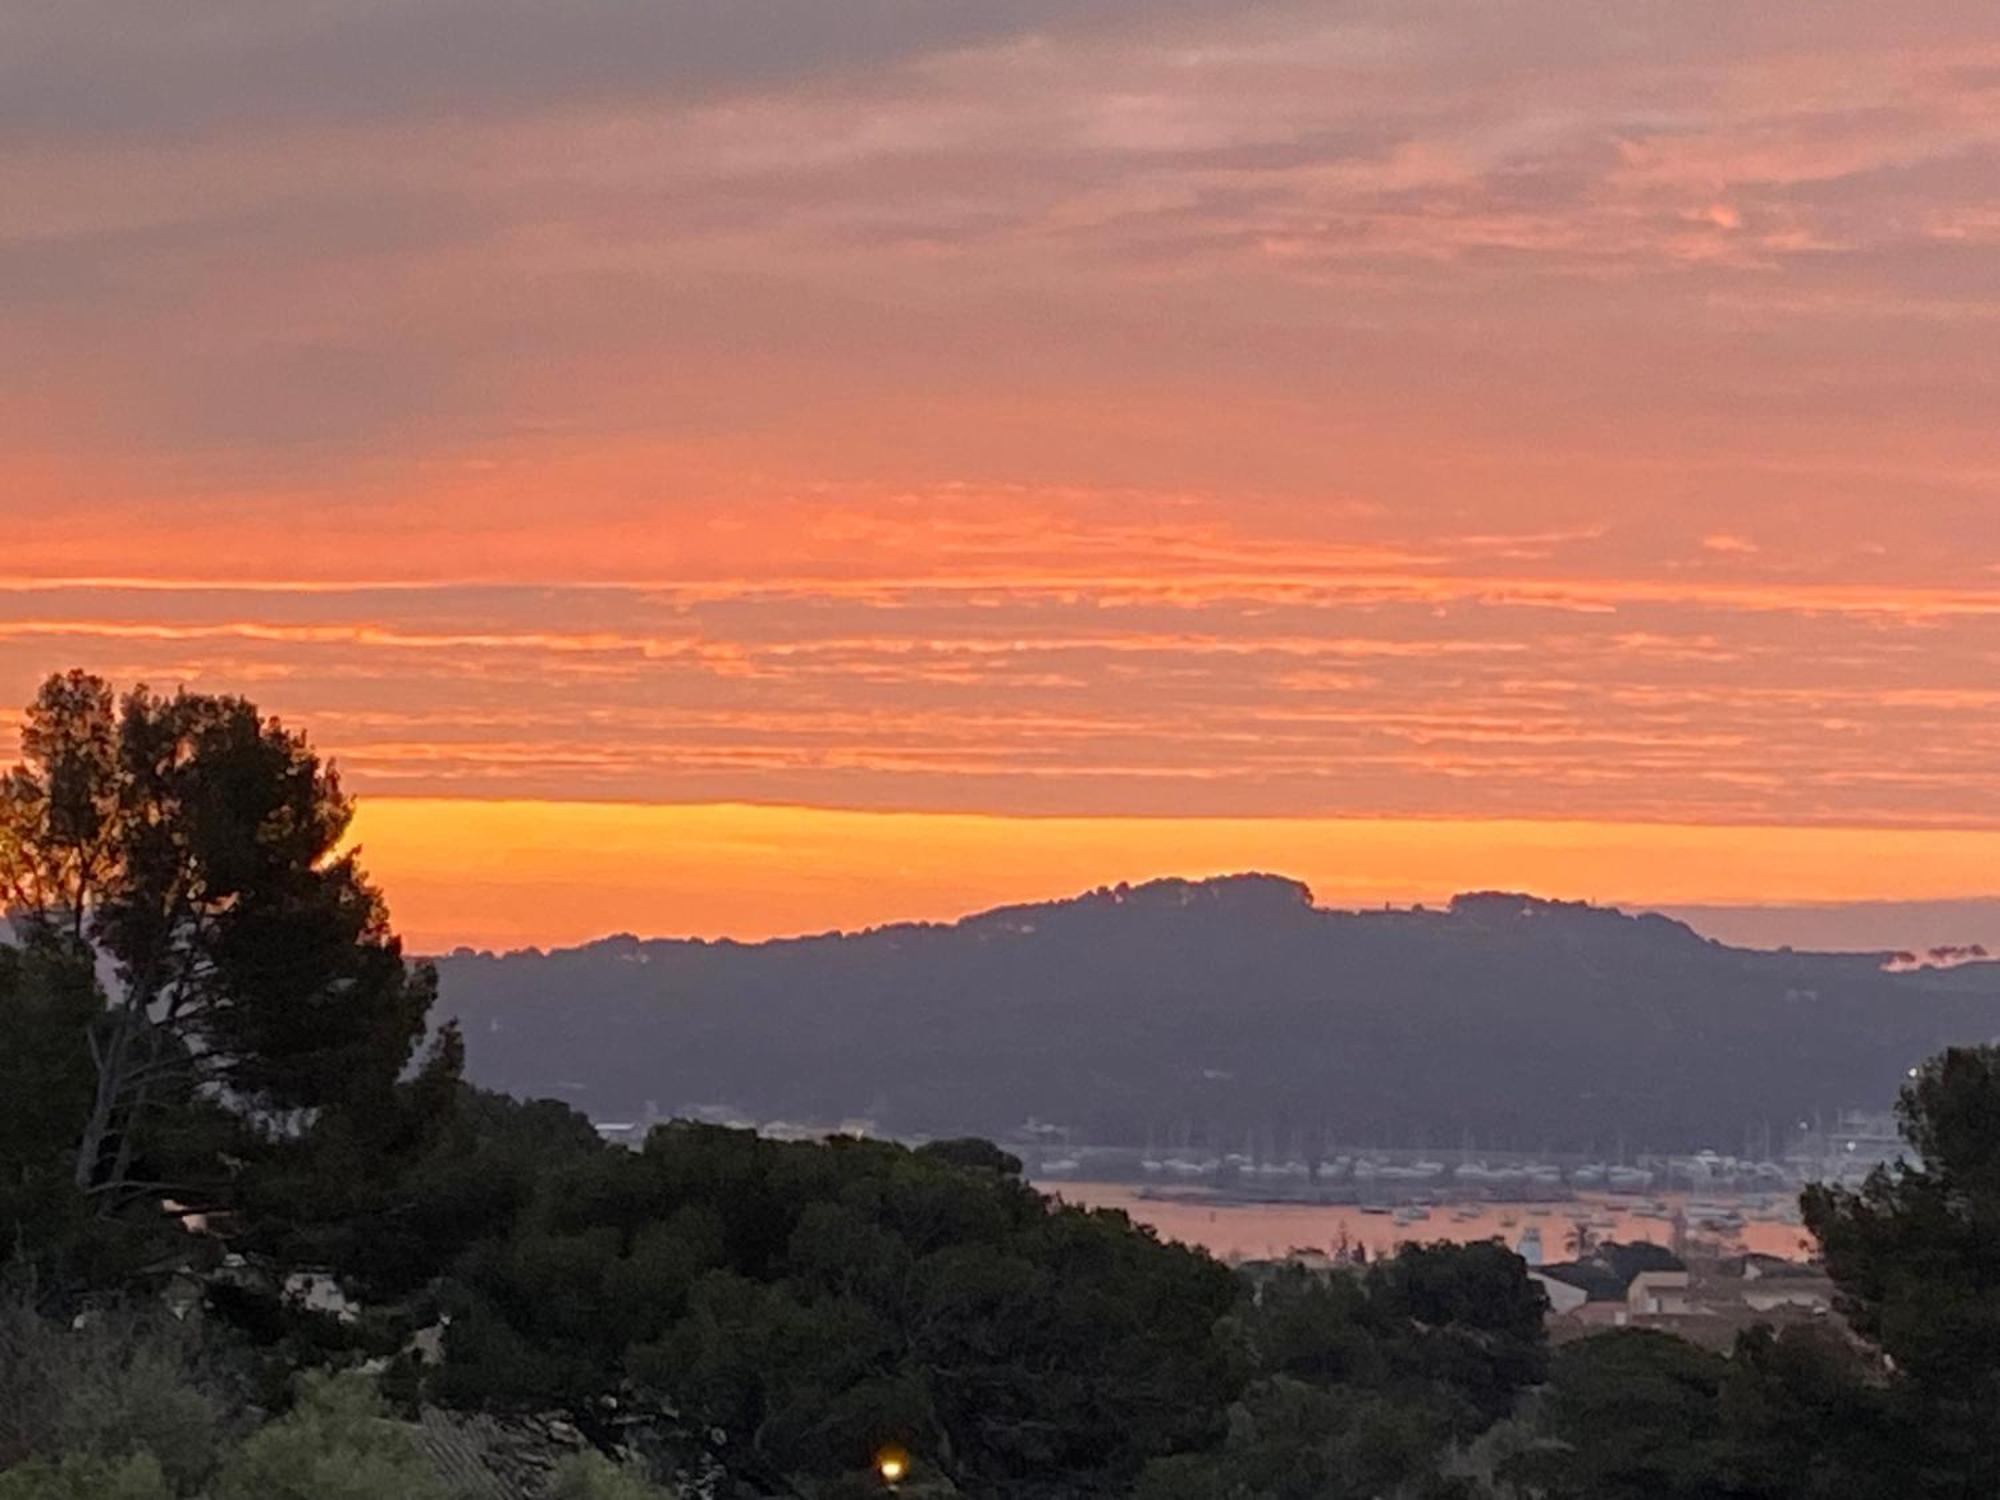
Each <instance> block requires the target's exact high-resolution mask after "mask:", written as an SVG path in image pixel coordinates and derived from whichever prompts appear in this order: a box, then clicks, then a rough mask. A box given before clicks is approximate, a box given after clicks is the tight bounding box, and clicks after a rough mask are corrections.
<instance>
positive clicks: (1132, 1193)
mask: <svg viewBox="0 0 2000 1500" xmlns="http://www.w3.org/2000/svg"><path fill="white" fill-rule="evenodd" d="M1035 1186H1036V1187H1038V1188H1040V1189H1041V1190H1042V1191H1043V1192H1045V1193H1051V1194H1053V1195H1055V1196H1056V1197H1059V1198H1061V1199H1062V1200H1063V1201H1064V1202H1065V1203H1076V1204H1082V1205H1085V1206H1088V1207H1091V1208H1122V1209H1123V1210H1125V1212H1126V1213H1128V1214H1130V1215H1131V1216H1132V1217H1133V1218H1134V1219H1135V1220H1137V1221H1138V1222H1139V1223H1141V1224H1150V1225H1151V1226H1152V1227H1153V1228H1154V1229H1156V1230H1158V1231H1159V1233H1160V1236H1161V1238H1163V1239H1169V1240H1178V1241H1180V1242H1181V1243H1183V1244H1187V1245H1198V1246H1200V1247H1201V1248H1202V1249H1204V1250H1207V1251H1208V1252H1209V1253H1210V1254H1212V1255H1215V1256H1218V1257H1221V1258H1223V1259H1249V1260H1256V1259H1265V1258H1270V1257H1275V1256H1282V1255H1284V1254H1285V1253H1286V1252H1288V1251H1290V1250H1293V1249H1298V1248H1311V1249H1317V1250H1331V1249H1333V1248H1335V1247H1336V1246H1338V1245H1340V1244H1341V1243H1342V1242H1343V1240H1342V1237H1343V1236H1345V1243H1348V1244H1360V1245H1366V1246H1367V1247H1368V1253H1369V1254H1370V1255H1378V1254H1381V1253H1382V1252H1384V1251H1387V1250H1393V1249H1394V1248H1395V1247H1396V1246H1397V1245H1399V1244H1402V1243H1404V1242H1405V1241H1409V1240H1422V1241H1433V1240H1455V1241H1459V1242H1461V1243H1466V1244H1470V1243H1472V1242H1474V1241H1477V1240H1484V1239H1492V1238H1495V1237H1498V1238H1500V1239H1503V1240H1505V1241H1506V1242H1507V1244H1509V1245H1510V1246H1518V1245H1519V1242H1520V1240H1521V1237H1522V1235H1523V1234H1524V1233H1525V1232H1526V1230H1527V1229H1528V1228H1530V1227H1531V1226H1532V1227H1534V1228H1537V1229H1539V1230H1540V1231H1541V1240H1542V1251H1543V1259H1544V1260H1548V1261H1559V1260H1568V1259H1569V1258H1570V1257H1571V1249H1570V1243H1571V1239H1572V1236H1573V1234H1574V1232H1575V1221H1576V1220H1577V1219H1579V1218H1585V1219H1589V1220H1593V1221H1596V1225H1595V1227H1592V1228H1591V1229H1590V1231H1589V1232H1590V1235H1591V1237H1592V1238H1593V1239H1594V1240H1606V1239H1611V1240H1619V1241H1623V1242H1625V1243H1627V1244H1630V1243H1632V1242H1634V1241H1638V1240H1650V1241H1652V1242H1653V1243H1654V1244H1659V1245H1667V1244H1671V1243H1672V1242H1673V1236H1674V1226H1673V1224H1672V1223H1671V1222H1670V1221H1669V1220H1667V1219H1660V1218H1648V1217H1644V1216H1642V1215H1640V1214H1638V1213H1635V1212H1634V1210H1635V1209H1637V1208H1638V1207H1640V1206H1641V1205H1640V1204H1638V1203H1635V1202H1634V1201H1633V1200H1631V1199H1629V1198H1611V1197H1583V1198H1577V1199H1574V1200H1571V1201H1567V1202H1563V1203H1550V1204H1533V1203H1510V1204H1497V1203H1487V1204H1478V1205H1473V1204H1466V1205H1462V1206H1452V1205H1442V1206H1438V1207H1434V1208H1432V1210H1431V1216H1430V1217H1429V1218H1428V1219H1419V1220H1417V1221H1415V1222H1414V1223H1409V1224H1398V1223H1396V1222H1395V1220H1394V1219H1392V1218H1390V1217H1388V1216H1386V1215H1377V1214H1364V1213H1362V1212H1361V1210H1360V1209H1359V1208H1356V1207H1353V1206H1351V1205H1342V1204H1326V1205H1320V1204H1304V1203H1225V1202H1213V1201H1205V1200H1203V1199H1201V1198H1199V1197H1197V1196H1188V1197H1175V1198H1171V1199H1169V1198H1145V1197H1141V1196H1140V1193H1141V1189H1139V1188H1136V1187H1133V1186H1131V1185H1129V1184H1122V1183H1100V1182H1037V1183H1036V1184H1035ZM1647 1201H1649V1202H1655V1203H1657V1202H1664V1203H1666V1204H1667V1205H1668V1207H1669V1208H1670V1209H1671V1208H1674V1207H1680V1208H1682V1209H1683V1210H1685V1208H1686V1205H1687V1201H1688V1200H1687V1196H1686V1195H1685V1194H1664V1195H1661V1196H1660V1197H1658V1198H1654V1199H1650V1200H1647ZM1782 1206H1784V1200H1781V1199H1778V1200H1773V1207H1774V1208H1776V1207H1782ZM1461 1215H1463V1217H1461ZM1746 1219H1747V1222H1746V1223H1745V1224H1744V1225H1743V1227H1742V1228H1741V1229H1736V1230H1732V1231H1727V1232H1724V1233H1722V1234H1720V1235H1718V1234H1715V1233H1709V1232H1704V1231H1703V1230H1701V1229H1700V1228H1699V1227H1698V1226H1691V1228H1690V1232H1691V1233H1692V1234H1694V1235H1696V1236H1698V1237H1701V1238H1706V1239H1718V1238H1719V1239H1721V1240H1723V1241H1724V1242H1725V1243H1726V1244H1727V1245H1729V1246H1730V1247H1731V1248H1737V1249H1744V1250H1757V1251H1761V1252H1763V1253H1764V1254H1767V1255H1783V1256H1789V1257H1791V1258H1793V1259H1804V1258H1805V1256H1806V1255H1807V1253H1808V1251H1809V1249H1810V1243H1809V1239H1808V1236H1807V1234H1806V1231H1805V1230H1804V1229H1802V1228H1801V1227H1799V1226H1798V1225H1796V1224H1786V1223H1781V1222H1778V1221H1776V1220H1775V1219H1773V1220H1769V1221H1763V1220H1758V1219H1755V1218H1750V1217H1749V1215H1748V1213H1747V1212H1746Z"/></svg>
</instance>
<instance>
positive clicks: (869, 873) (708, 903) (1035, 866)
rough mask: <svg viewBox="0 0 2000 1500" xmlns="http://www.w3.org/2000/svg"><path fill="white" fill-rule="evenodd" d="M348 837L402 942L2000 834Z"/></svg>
mask: <svg viewBox="0 0 2000 1500" xmlns="http://www.w3.org/2000/svg"><path fill="white" fill-rule="evenodd" d="M353 841H354V842H355V843H358V844H359V845H360V846H361V848H362V851H363V863H364V864H365V865H366V867H367V868H368V870H369V871H370V872H371V874H372V875H373V876H374V877H375V878H376V880H377V881H378V882H379V883H380V884H381V885H382V886H383V887H384V889H385V892H386V894H387V896H388V898H389V900H390V903H391V908H392V912H393V915H394V917H395V919H396V923H397V926H398V927H399V929H400V930H401V931H403V932H404V933H405V935H406V937H407V939H408V941H409V943H410V945H411V947H412V948H413V949H414V950H416V951H424V952H442V951H448V950H450V949H452V948H455V947H458V946H460V945H465V946H471V947H484V948H493V949H507V948H514V947H526V946H540V947H554V946H566V945H570V944H575V943H580V942H586V941H589V940H592V939H595V938H600V937H605V936H609V935H611V934H614V933H619V932H630V933H633V934H635V935H637V936H641V937H703V938H734V939H738V940H743V941H755V940H760V939H764V938H772V937H789V936H797V935H801V934H810V933H818V932H826V931H831V930H836V929H840V930H857V929H861V928H866V927H872V926H880V925H884V924H888V923H893V922H899V921H951V920H954V919H956V918H958V917H961V916H966V915H969V914H972V913H974V912H977V911H981V910H984V909H987V908H989V907H994V906H1001V905H1008V904H1013V903H1018V902H1033V901H1043V900H1052V899H1058V898H1061V897H1065V896H1071V895H1076V894H1079V893H1081V892H1083V891H1086V890H1089V889H1093V888H1095V887H1098V886H1102V885H1112V884H1116V883H1118V882H1119V881H1126V882H1130V883H1132V884H1137V883H1139V882H1141V881H1144V880H1151V879H1157V878H1161V877H1167V876H1180V877H1184V878H1191V879H1192V878H1202V877H1206V876H1213V875H1225V874H1237V873H1243V872H1247V871H1263V872H1266V873H1270V874H1276V875H1284V876H1288V877H1291V878H1294V879H1298V880H1302V881H1304V882H1305V883H1306V884H1307V885H1308V886H1310V887H1311V888H1312V890H1313V895H1314V899H1315V901H1316V903H1317V904H1318V905H1320V906H1323V907H1334V908H1360V907H1370V906H1381V905H1411V904H1420V903H1429V904H1435V903H1439V902H1442V901H1444V900H1446V899H1448V898H1449V897H1451V896H1453V895H1455V894H1458V893H1460V892H1464V891H1470V890H1486V889H1504V890H1516V891H1523V892H1526V893H1528V894H1532V895H1539V896H1546V897H1550V898H1560V899H1571V900H1574V899H1592V900H1597V901H1600V902H1604V903H1607V904H1609V903H1620V904H1625V905H1628V906H1629V907H1632V908H1634V909H1642V910H1643V909H1648V908H1651V907H1660V906H1664V907H1673V906H1706V905H1721V906H1734V905H1744V906H1759V905H1782V904H1799V905H1812V904H1832V903H1843V902H1868V901H1882V900H1907V901H1921V900H1953V899H1965V898H1971V897H1978V896H1981V895H1986V894H1990V893H1991V892H1992V890H1993V879H1992V877H1993V872H1994V871H1995V870H2000V829H1984V830H1954V829H1865V828H1797V827H1789V828H1788V827H1754V826H1752V827H1715V826H1687V825H1671V824H1658V823H1636V822H1625V823H1601V822H1597V823H1593V822H1563V821H1553V820H1550V821H1524V820H1511V819H1459V820H1450V819H1347V818H1330V819H1301V818H1066V817H1047V818H1021V817H1002V816H992V815H980V814H964V813H893V812H855V811H851V810H841V809H828V808H809V807H768V806H754V805H747V804H740V803H736V804H728V803H724V804H688V805H639V804H618V803H561V802H473V801H449V800H440V799H402V798H394V797H375V798H369V799H367V800H366V801H364V802H363V803H362V805H361V809H360V815H359V817H358V818H357V821H356V827H355V830H354V837H353Z"/></svg>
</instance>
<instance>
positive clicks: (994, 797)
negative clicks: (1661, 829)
mask: <svg viewBox="0 0 2000 1500" xmlns="http://www.w3.org/2000/svg"><path fill="white" fill-rule="evenodd" d="M0 293H4V295H0V347H4V348H6V349H7V350H8V351H9V355H10V357H9V358H8V359H7V360H6V361H5V362H4V363H0V444H4V447H0V454H4V457H0V518H4V520H5V521H6V523H7V528H8V529H7V549H6V552H5V555H4V558H0V574H4V575H6V576H5V578H4V580H0V688H4V689H5V690H6V692H5V697H6V699H7V700H8V701H12V700H16V699H19V698H20V697H22V696H24V695H25V693H26V692H27V691H29V690H30V689H31V687H32V684H33V681H34V680H35V678H36V677H37V676H38V675H39V674H40V673H41V672H42V671H43V670H45V669H46V668H48V667H50V666H52V665H57V664H66V663H69V662H82V663H86V664H89V665H92V666H95V667H98V668H101V669H104V670H108V671H112V672H115V673H117V674H119V675H120V676H122V677H133V676H145V677H147V678H150V679H151V680H153V681H155V682H157V683H165V682H174V681H188V682H194V683H198V684H200V685H202V686H207V687H219V686H229V687H239V688H243V689H246V690H249V691H252V692H254V693H255V694H256V695H257V696H258V697H259V698H260V699H261V700H262V701H265V702H267V703H269V704H272V705H274V706H276V707H279V708H281V709H282V710H284V711H285V712H287V713H288V714H291V715H293V716H295V717H297V718H299V719H301V720H303V721H305V722H308V723H309V724H310V725H311V726H312V727H313V728H314V730H315V733H316V736H317V738H318V739H319V740H320V741H321V742H322V743H323V744H325V745H326V746H327V747H329V748H330V749H332V750H334V751H335V752H336V753H337V754H338V755H339V758H340V759H341V761H342V764H343V766H344V767H345V768H346V770H347V773H348V776H349V779H350V781H351V783H352V784H353V785H354V786H355V787H356V788H357V789H359V790H361V791H363V792H365V793H370V794H375V795H398V796H421V797H424V798H449V799H457V800H458V801H459V802H460V803H462V804H463V805H464V806H465V807H466V808H467V809H468V817H470V811H469V810H470V809H471V808H472V806H473V805H474V804H476V803H482V802H488V801H492V800H494V799H551V798H553V799H578V798H581V799H592V800H599V801H609V802H619V803H660V802H700V803H733V802H765V803H805V804H816V805H821V806H826V807H839V808H852V809H873V810H887V809H909V810H928V811H933V812H953V813H980V814H992V815H999V816H1015V817H1018V816H1023V815H1031V814H1032V815H1038V816H1039V815H1053V814H1061V815H1066V816H1074V817H1093V818H1097V817H1106V816H1109V815H1138V814H1144V815H1148V816H1152V817H1182V818H1186V817H1221V816H1228V817H1253V818H1259V819H1297V818H1306V817H1343V818H1353V817H1360V818H1381V817H1389V818H1415V819H1433V818H1446V819H1461V818H1494V817H1504V818H1513V819H1525V820H1537V821H1548V820H1559V819H1586V820H1600V821H1609V822H1618V823H1629V822H1633V821H1649V822H1655V823H1669V824H1682V825H1706V826H1715V827H1730V826H1739V827H1744V828H1752V827H1755V826H1760V825H1772V824H1780V823H1789V824H1808V825H1814V826H1820V827H1827V828H1836V827H1839V828H1854V829H1871V828H1872V829H1878V830H1895V829H1910V828H1922V829H1928V830H1952V829H1965V830H1990V829H1996V828H2000V773H1996V770H1995V767H1996V766H2000V753H1996V752H2000V672H1996V670H1995V657H1996V653H2000V572H1996V568H2000V437H1996V430H2000V429H1996V424H1995V422H1994V420H1993V413H1994V412H1995V411H1996V410H2000V359H1996V358H1995V356H1994V353H1993V350H1994V349H1995V347H1996V338H1997V337H2000V12H1996V11H1995V9H1994V8H1993V7H1992V5H1991V4H1990V3H1987V0H1979V3H1971V0H1967V3H1927V0H1919V3H1913V4H1908V5H1896V6H1880V5H1866V4H1861V3H1853V4H1831V5H1829V4H1824V3H1805V0H1772V3H1768V4H1759V5H1755V6H1745V5H1741V4H1738V3H1722V0H1714V3H1710V0H1685V3H1680V4H1676V5H1671V6H1668V5H1661V4H1654V3H1639V0H1594V3H1590V4H1584V3H1581V0H1496V3H1492V4H1484V5H1479V6H1464V5H1459V4H1449V5H1447V4H1444V3H1442V0H1438V3H1430V0H1399V3H1389V0H1358V3H1354V4H1344V5H1341V6H1325V5H1318V4H1314V5H1302V4H1301V5H1294V4H1258V3H1231V4H1222V3H1202V0H1097V3H1086V4H1077V3H1068V4H1062V5H1056V4H1042V3H1039V0H1037V3H1011V0H980V3H973V0H966V3H963V4H959V3H950V0H925V3H918V0H831V3H829V0H740V3H737V4H732V5H728V6H711V5H705V4H695V3H664V4H658V5H652V6H636V5H626V4H622V3H611V0H579V3H577V4H575V5H570V6H563V7H547V6H537V5H528V4H515V3H503V0H482V3H477V4H475V3H470V0H467V3H440V0H431V3H422V4H419V3H410V0H361V3H352V0H350V3H342V4H338V5H336V4H331V3H321V0H287V3H284V4H277V5H273V4H258V5H251V4H237V3H222V0H211V3H203V4H198V5H195V6H193V7H182V8H179V9H177V10H176V11H175V12H174V14H173V15H172V16H168V15H167V14H166V13H165V12H162V11H160V10H159V8H157V7H149V6H141V5H136V4H112V3H100V4H93V3H88V0H85V3H79V4H76V5H70V6H62V7H55V6H42V7H16V8H14V9H13V10H12V11H10V12H8V13H6V14H5V15H4V16H0ZM427 805H428V804H427ZM431 826H433V827H442V825H441V824H435V823H433V824H432V825H431ZM466 826H467V827H468V828H470V826H471V824H470V823H469V822H468V824H467V825H466ZM1749 836H1750V835H1749V834H1747V833H1746V834H1744V835H1742V837H1749ZM1885 836H1886V835H1885ZM1843 847H1845V846H1843ZM1856 857H1859V856H1856ZM1263 862H1264V863H1269V861H1263ZM1646 863H1647V861H1646V860H1644V859H1639V860H1638V866H1639V868H1637V869H1635V875H1634V879H1633V880H1632V881H1631V882H1628V883H1625V884H1623V885H1622V886H1619V887H1617V888H1615V889H1599V888H1597V886H1595V885H1593V886H1592V888H1591V889H1590V890H1588V891H1586V890H1582V889H1572V890H1570V891H1566V892H1565V894H1587V893H1589V894H1605V895H1636V896H1641V897H1645V896H1648V895H1649V894H1650V893H1649V892H1648V890H1647V889H1645V886H1644V881H1643V879H1641V878H1640V877H1641V876H1644V875H1646V873H1647V872H1646V870H1645V869H1644V866H1645V864H1646ZM1967 868H1969V867H1967ZM1799 870H1800V882H1801V883H1800V884H1798V885H1797V886H1796V888H1787V889H1784V890H1774V891H1772V892H1771V895H1772V896H1773V897H1774V898H1781V899H1793V898H1797V899H1806V898H1813V897H1817V896H1821V895H1827V894H1831V893H1832V890H1833V886H1834V885H1836V884H1838V881H1837V880H1836V878H1835V875H1834V873H1833V872H1827V871H1822V872H1820V875H1819V877H1817V879H1818V882H1819V883H1817V884H1815V881H1814V879H1809V878H1806V876H1807V874H1808V873H1809V872H1808V870H1807V867H1806V866H1805V865H1801V866H1800V867H1799ZM1052 873H1053V872H1052ZM1118 873H1121V872H1118V871H1104V872H1101V873H1100V872H1097V871H1076V872H1074V873H1073V875H1072V874H1071V873H1063V874H1061V875H1060V876H1059V877H1058V878H1053V880H1052V883H1051V884H1050V885H1049V888H1050V889H1054V890H1059V889H1067V888H1069V887H1071V886H1074V885H1079V884H1089V883H1092V882H1093V881H1094V880H1096V879H1098V878H1101V877H1109V876H1112V875H1115V874H1118ZM1507 875H1508V871H1507V870H1506V869H1504V868H1496V869H1495V870H1494V871H1493V872H1492V877H1491V879H1492V883H1508V882H1507ZM1578 878H1579V881H1581V880H1583V879H1584V876H1583V874H1582V872H1581V869H1579V877H1578ZM1960 878H1961V879H1970V878H1971V876H1970V874H1969V873H1968V874H1966V875H1963V876H1961V877H1960ZM1590 879H1591V880H1592V881H1595V879H1596V877H1595V876H1592V877H1590ZM1371 889H1373V888H1371ZM1842 889H1843V890H1845V889H1846V887H1842ZM1975 889H1977V887H1974V888H1972V889H1963V888H1960V887H1958V886H1954V887H1952V888H1950V889H1933V890H1928V891H1926V892H1925V894H1927V895H1937V896H1943V895H1953V894H1972V893H1973V891H1974V890H1975ZM1669 894H1671V896H1672V898H1673V899H1677V900H1686V901H1697V900H1702V899H1709V898H1713V899H1737V898H1736V897H1734V896H1726V895H1725V894H1724V893H1723V892H1722V891H1721V890H1720V889H1719V888H1717V889H1712V890H1702V889H1695V888H1692V887H1689V886H1687V885H1686V884H1685V883H1684V882H1676V883H1674V884H1673V889H1672V891H1671V893H1669V892H1668V891H1666V889H1665V888H1664V887H1663V888H1662V891H1661V895H1662V898H1663V899H1664V898H1665V897H1666V896H1667V895H1669ZM1864 894H1882V895H1886V894H1890V892H1887V891H1875V890H1873V889H1871V890H1869V891H1868V892H1865V893H1864ZM448 925H449V924H448V923H444V924H442V925H440V926H439V928H438V930H439V931H440V932H442V931H443V930H444V928H445V927H448ZM659 925H661V926H668V925H673V918H672V915H671V913H663V915H662V918H661V921H660V923H659ZM692 925H699V924H698V923H696V924H692Z"/></svg>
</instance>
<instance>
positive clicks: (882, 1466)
mask: <svg viewBox="0 0 2000 1500" xmlns="http://www.w3.org/2000/svg"><path fill="white" fill-rule="evenodd" d="M875 1472H876V1473H878V1474H880V1475H881V1476H882V1482H883V1483H884V1484H894V1483H895V1482H896V1481H897V1480H899V1479H901V1478H902V1477H903V1476H904V1475H905V1474H907V1473H909V1472H910V1460H909V1457H908V1456H907V1455H906V1454H905V1453H904V1452H903V1451H902V1449H900V1448H887V1449H884V1450H883V1451H882V1452H881V1453H879V1454H877V1455H876V1458H875Z"/></svg>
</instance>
